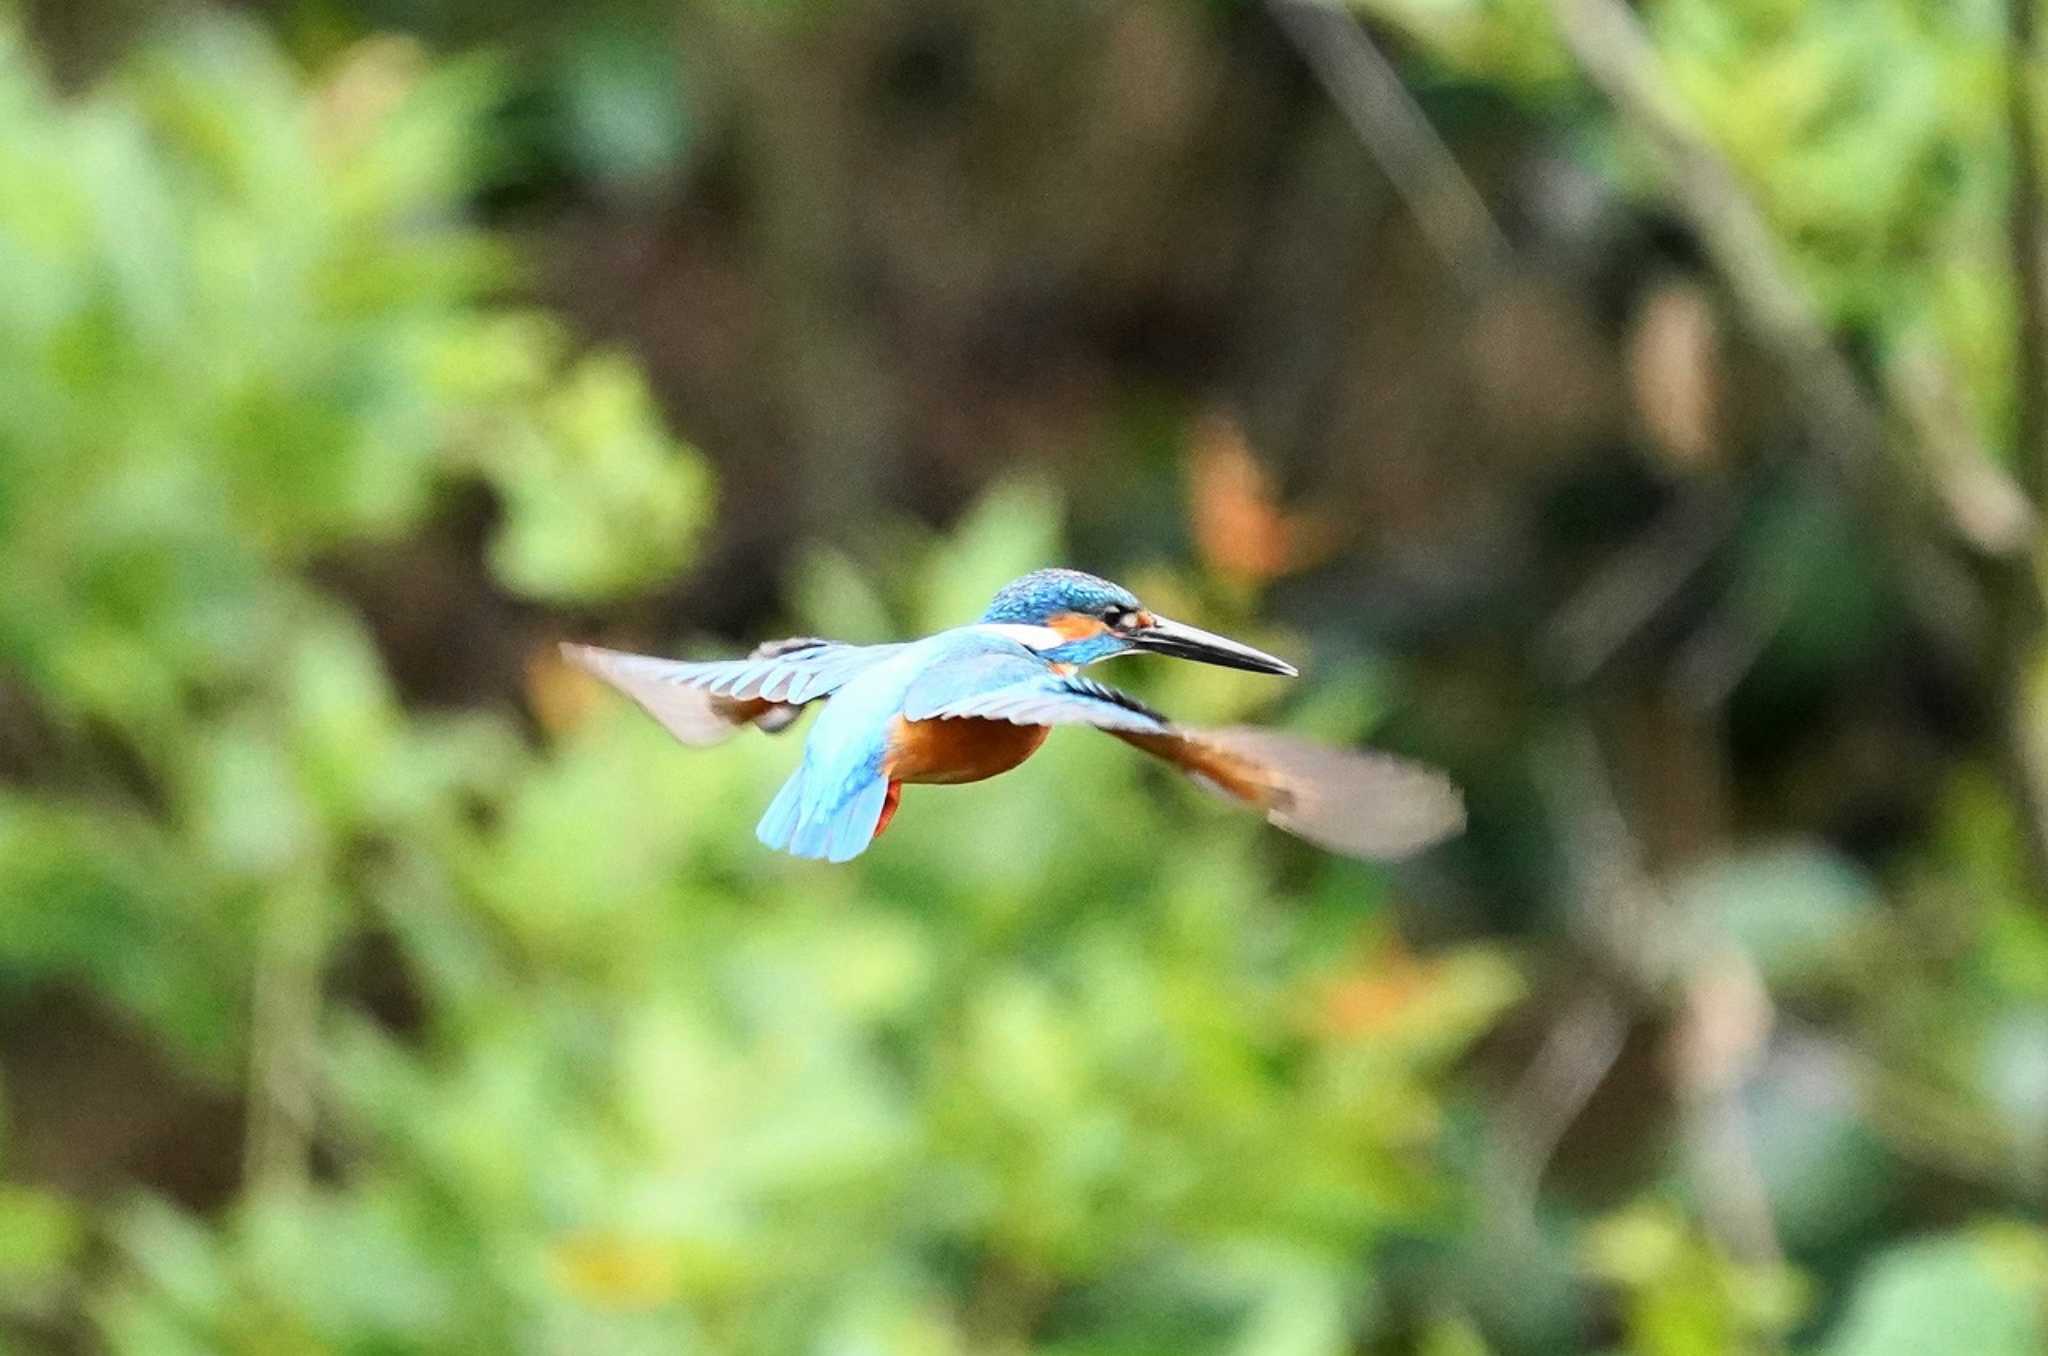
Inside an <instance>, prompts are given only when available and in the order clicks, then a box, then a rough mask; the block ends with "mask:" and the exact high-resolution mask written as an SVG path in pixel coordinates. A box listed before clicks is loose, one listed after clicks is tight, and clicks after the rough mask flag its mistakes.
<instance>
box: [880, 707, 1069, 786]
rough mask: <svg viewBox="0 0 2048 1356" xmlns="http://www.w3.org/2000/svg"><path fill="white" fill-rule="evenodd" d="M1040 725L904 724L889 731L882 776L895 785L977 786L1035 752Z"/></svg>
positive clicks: (1042, 734) (1039, 740)
mask: <svg viewBox="0 0 2048 1356" xmlns="http://www.w3.org/2000/svg"><path fill="white" fill-rule="evenodd" d="M1048 733H1050V731H1048V730H1047V729H1046V727H1045V726H1043V725H1012V724H1010V722H1008V721H1006V720H905V719H903V717H901V716H898V717H897V718H896V723H895V725H894V726H893V727H892V728H891V729H890V732H889V752H888V754H887V755H886V756H885V757H884V759H883V761H882V771H883V773H884V774H885V775H886V776H888V777H889V778H890V779H891V780H892V781H899V782H930V783H951V782H978V781H980V780H981V779H982V778H984V777H993V776H995V775H996V774H997V773H998V772H1008V771H1009V770H1010V769H1011V768H1013V767H1015V766H1017V764H1019V763H1021V762H1023V761H1024V760H1025V759H1026V758H1029V757H1030V756H1031V755H1032V754H1034V753H1036V752H1038V746H1039V745H1040V744H1043V743H1044V742H1045V737H1046V735H1047V734H1048Z"/></svg>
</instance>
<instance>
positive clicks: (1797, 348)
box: [1549, 0, 2014, 557]
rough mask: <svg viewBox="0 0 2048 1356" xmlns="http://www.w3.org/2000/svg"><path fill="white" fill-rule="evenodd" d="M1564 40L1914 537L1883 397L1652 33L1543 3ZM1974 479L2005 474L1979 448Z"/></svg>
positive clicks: (1968, 523) (1942, 501)
mask: <svg viewBox="0 0 2048 1356" xmlns="http://www.w3.org/2000/svg"><path fill="white" fill-rule="evenodd" d="M1549 3H1550V8H1551V12H1552V14H1553V15H1554V17H1555V18H1556V20H1557V24H1558V28H1559V31H1560V33H1561V34H1562V35H1563V38H1564V41H1565V45H1566V46H1567V47H1568V48H1569V49H1570V51H1571V53H1572V56H1573V59H1574V60H1576V61H1577V62H1578V64H1579V67H1580V69H1581V70H1582V71H1583V72H1584V73H1585V75H1586V77H1587V79H1588V80H1590V81H1591V82H1592V84H1593V85H1594V86H1595V87H1597V88H1598V89H1599V90H1600V91H1601V92H1602V93H1604V94H1605V95H1606V96H1607V98H1608V99H1609V101H1611V102H1612V103H1613V105H1614V107H1615V109H1616V111H1617V112H1618V113H1619V114H1620V116H1621V118H1622V119H1623V121H1624V122H1625V123H1627V124H1628V125H1629V126H1630V127H1631V128H1633V129H1634V130H1635V131H1636V132H1637V133H1638V134H1640V135H1641V136H1642V137H1643V138H1644V140H1645V141H1647V142H1648V143H1649V145H1650V147H1651V149H1652V150H1653V151H1654V152H1655V153H1656V155H1657V157H1658V159H1659V160H1660V161H1661V163H1662V166H1663V169H1664V173H1665V176H1666V178H1667V179H1668V180H1669V183H1670V187H1671V192H1672V196H1673V199H1674V201H1675V204H1676V206H1677V207H1678V209H1679V211H1680V212H1681V213H1682V215H1683V216H1684V217H1685V219H1686V221H1687V223H1688V224H1689V225H1690V226H1691V227H1692V230H1693V232H1694V234H1696V235H1697V236H1698V237H1699V240H1700V243H1701V245H1702V247H1703V248H1704V249H1705V250H1706V252H1707V255H1708V257H1709V258H1710V259H1711V260H1712V261H1713V264H1714V267H1715V270H1716V271H1717V272H1718V273H1719V275H1720V276H1721V278H1722V280H1723V281H1724V282H1725V283H1726V284H1727V286H1728V289H1729V292H1730V294H1731V295H1732V296H1733V297H1734V299H1735V302H1736V304H1737V305H1738V306H1739V307H1740V308H1741V310H1742V313H1743V315H1744V317H1745V319H1746V320H1747V322H1748V325H1749V327H1750V329H1751V331H1752V332H1753V333H1755V334H1756V336H1757V337H1758V338H1759V339H1760V340H1762V341H1763V342H1764V344H1766V345H1767V346H1768V347H1769V348H1770V349H1771V351H1772V352H1774V353H1776V354H1777V355H1778V358H1779V361H1780V362H1782V363H1783V364H1784V365H1785V368H1786V370H1787V372H1788V373H1789V374H1790V376H1791V377H1792V380H1793V383H1794V391H1795V394H1796V395H1797V397H1798V410H1799V415H1800V418H1801V420H1802V423H1803V427H1804V430H1805V433H1806V436H1807V439H1808V440H1809V441H1810V442H1811V443H1812V445H1813V446H1814V448H1815V449H1816V450H1817V451H1818V452H1819V453H1820V454H1821V455H1822V456H1823V457H1824V458H1825V460H1826V461H1827V463H1828V464H1829V465H1830V466H1831V467H1832V468H1833V469H1834V470H1835V471H1836V473H1837V474H1838V475H1839V476H1840V478H1841V480H1842V482H1843V484H1844V485H1845V486H1846V487H1847V488H1848V489H1849V491H1850V492H1851V494H1852V495H1853V496H1854V497H1855V498H1856V499H1857V500H1858V501H1859V502H1861V503H1862V504H1863V505H1864V508H1865V511H1866V512H1867V513H1869V514H1870V516H1871V518H1872V520H1873V522H1874V523H1875V525H1876V526H1877V527H1878V528H1879V529H1880V530H1881V531H1882V532H1884V533H1885V535H1886V536H1888V537H1890V538H1891V539H1893V541H1894V543H1896V542H1897V540H1898V539H1899V538H1900V537H1902V536H1905V535H1909V534H1910V533H1911V531H1912V530H1913V524H1912V523H1910V522H1909V521H1908V520H1907V519H1906V517H1905V515H1904V513H1903V512H1902V509H1903V503H1902V501H1901V500H1900V498H1899V495H1898V489H1899V488H1900V487H1898V486H1897V485H1894V484H1893V483H1891V480H1892V478H1891V477H1890V476H1889V475H1888V474H1887V471H1888V469H1889V468H1887V467H1886V466H1885V464H1884V461H1885V420H1886V414H1887V410H1888V409H1889V407H1890V402H1889V401H1880V400H1878V399H1875V398H1873V397H1872V395H1871V394H1870V392H1869V391H1868V390H1867V389H1866V388H1865V386H1864V384H1863V382H1862V381H1861V380H1860V379H1859V378H1858V377H1857V375H1856V372H1855V370H1854V369H1853V368H1852V367H1851V366H1850V365H1849V362H1848V360H1847V359H1846V358H1845V357H1843V355H1842V353H1841V351H1840V350H1839V349H1837V348H1836V347H1835V345H1834V342H1833V340H1832V339H1831V337H1830V336H1829V334H1828V329H1827V325H1826V323H1825V321H1824V319H1823V317H1822V315H1821V312H1820V309H1819V307H1818V305H1817V304H1816V303H1815V302H1814V300H1813V299H1812V297H1811V296H1810V295H1809V294H1808V292H1807V290H1806V288H1805V287H1803V286H1802V285H1801V284H1800V281H1799V279H1798V277H1797V275H1796V274H1795V273H1794V272H1793V269H1792V266H1791V264H1790V262H1789V261H1788V260H1787V259H1786V257H1785V253H1784V251H1783V249H1782V248H1781V247H1780V245H1779V243H1778V240H1777V237H1776V235H1775V233H1774V232H1773V231H1772V229H1771V226H1770V222H1769V220H1768V219H1767V218H1766V217H1765V215H1764V212H1763V209H1762V208H1761V207H1760V206H1758V204H1757V202H1756V201H1755V199H1754V198H1753V197H1752V196H1751V195H1750V194H1749V193H1748V192H1747V191H1746V190H1745V189H1744V188H1743V186H1742V183H1741V181H1740V179H1739V178H1738V177H1737V175H1736V173H1735V170H1734V167H1733V166H1731V165H1730V164H1729V163H1728V160H1727V158H1726V157H1725V156H1723V155H1722V154H1721V152H1720V151H1719V150H1718V149H1717V148H1715V147H1714V145H1713V144H1712V143H1711V142H1709V141H1708V140H1707V139H1706V137H1704V136H1703V135H1701V133H1700V132H1699V131H1698V129H1697V128H1696V127H1695V126H1694V125H1693V123H1692V120H1691V119H1690V118H1689V117H1688V116H1687V114H1686V112H1685V110H1684V109H1683V108H1681V107H1680V106H1679V105H1678V104H1676V103H1675V102H1674V99H1673V95H1672V93H1671V91H1672V89H1673V85H1672V83H1671V81H1670V79H1669V78H1668V77H1667V75H1666V73H1665V71H1664V69H1663V62H1662V60H1661V58H1660V57H1659V56H1658V54H1657V51H1656V48H1655V46H1654V45H1653V44H1652V43H1651V40H1650V36H1649V34H1648V33H1647V32H1645V31H1644V29H1643V26H1642V22H1641V20H1640V19H1638V18H1637V17H1636V13H1635V11H1634V10H1632V9H1631V8H1629V6H1628V5H1627V4H1626V3H1624V2H1623V0H1549ZM1977 460H1978V462H1979V463H1980V465H1979V466H1978V467H1976V468H1973V471H1974V473H1975V474H1978V475H1980V476H1997V475H1999V474H2000V472H1999V471H1998V470H1997V468H1996V467H1995V465H1994V464H1993V463H1992V462H1991V460H1990V458H1989V457H1988V456H1985V455H1984V453H1983V451H1982V449H1981V448H1980V449H1978V453H1977ZM1910 469H1911V471H1912V473H1913V474H1914V475H1916V476H1917V477H1918V478H1919V479H1920V480H1922V481H1924V482H1927V483H1929V485H1930V486H1931V487H1932V488H1933V489H1935V491H1936V493H1935V494H1934V496H1933V497H1934V499H1935V502H1936V503H1937V504H1938V505H1940V506H1941V508H1942V509H1943V510H1944V511H1943V514H1942V519H1941V522H1942V527H1943V529H1944V531H1945V532H1947V533H1948V534H1949V535H1950V536H1952V537H1954V538H1955V539H1957V540H1959V541H1961V542H1962V543H1963V544H1964V545H1966V546H1968V547H1969V548H1970V549H1971V550H1972V551H1973V552H1975V553H1977V554H1980V555H1985V556H1994V557H1995V556H2000V555H2004V554H2010V553H2011V551H2012V548H2013V544H2014V543H2013V542H2012V541H2011V539H2010V538H2009V537H1999V536H1997V535H1993V536H1991V537H1988V538H1987V537H1986V536H1984V535H1983V534H1981V533H1980V532H1979V531H1978V527H1979V524H1978V523H1977V521H1976V520H1975V519H1974V518H1973V517H1971V516H1969V515H1958V514H1956V513H1954V512H1952V511H1949V510H1950V500H1951V498H1952V496H1951V495H1950V494H1949V493H1947V492H1946V491H1945V490H1944V489H1943V486H1942V481H1943V475H1942V472H1943V470H1944V468H1943V467H1941V466H1936V465H1928V464H1925V462H1924V460H1923V461H1921V462H1916V464H1915V465H1914V466H1913V467H1911V468H1910Z"/></svg>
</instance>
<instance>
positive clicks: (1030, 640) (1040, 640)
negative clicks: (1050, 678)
mask: <svg viewBox="0 0 2048 1356" xmlns="http://www.w3.org/2000/svg"><path fill="white" fill-rule="evenodd" d="M975 629H976V630H978V631H985V632H987V633H988V634H989V635H992V636H1001V637H1003V638H1004V639H1005V640H1014V641H1016V642H1017V643H1018V644H1019V645H1022V646H1023V647H1024V648H1025V649H1027V650H1031V651H1034V652H1036V653H1039V654H1043V653H1044V652H1045V651H1047V650H1056V649H1058V648H1059V647H1060V646H1062V645H1064V644H1066V643H1067V637H1065V636H1063V635H1061V634H1060V633H1059V632H1057V631H1055V630H1053V629H1052V628H1051V627H1050V626H1032V625H1029V624H1028V623H1023V622H980V623H977V624H976V626H975Z"/></svg>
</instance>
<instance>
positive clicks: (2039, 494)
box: [1994, 0, 2048, 892]
mask: <svg viewBox="0 0 2048 1356" xmlns="http://www.w3.org/2000/svg"><path fill="white" fill-rule="evenodd" d="M2036 45H2037V34H2036V24H2035V15H2034V0H2007V6H2006V119H2007V129H2006V130H2007V135H2008V137H2009V138H2010V142H2011V151H2012V196H2011V200H2010V203H2009V207H2008V210H2009V217H2008V222H2007V225H2008V231H2009V235H2008V243H2009V245H2010V248H2011V252H2012V261H2011V266H2012V272H2013V282H2014V286H2015V289H2016V290H2017V292H2018V294H2019V313H2018V316H2017V318H2016V324H2015V330H2016V333H2015V335H2014V348H2015V353H2014V359H2015V363H2014V365H2015V367H2016V369H2017V373H2016V380H2017V381H2018V383H2019V389H2018V391H2017V392H2016V393H2015V395H2016V399H2015V401H2014V407H2015V410H2014V416H2015V417H2014V427H2013V442H2014V454H2015V456H2014V459H2015V461H2016V462H2017V463H2018V466H2019V475H2020V482H2021V484H2022V485H2023V486H2024V487H2025V490H2026V493H2027V495H2028V496H2029V499H2030V501H2031V504H2032V506H2033V508H2034V510H2035V513H2036V515H2037V516H2038V514H2039V511H2040V508H2041V506H2042V504H2043V503H2044V502H2048V271H2044V268H2043V261H2042V257H2041V248H2042V224H2041V148H2040V145H2039V136H2038V132H2037V127H2036V121H2035V120H2036V117H2037V109H2036V107H2035V99H2034V78H2033V68H2034V60H2035V47H2036ZM2036 570H2037V559H2036V554H2035V552H2033V551H2031V550H2029V551H2027V552H2024V553H2022V554H2020V555H2019V556H2018V557H2017V558H2015V559H2014V560H2013V561H2011V562H2010V563H2009V564H2008V567H2007V568H2006V569H2005V570H2004V571H2002V572H2001V575H2000V577H1999V578H1998V580H1997V581H1996V583H1995V585H1994V588H1995V592H1996V603H1997V608H1998V615H1999V632H2000V639H2001V641H2002V646H2001V648H2002V651H2003V653H2002V659H2003V662H2004V673H2003V674H2002V675H2001V676H2002V678H2003V693H2002V699H2003V706H2004V717H2005V722H2004V723H2005V740H2006V748H2005V754H2006V764H2007V775H2008V779H2009V780H2010V782H2011V783H2012V786H2013V791H2014V795H2015V798H2016V799H2017V800H2018V801H2019V805H2020V810H2021V821H2022V824H2023V826H2024V828H2025V830H2026V839H2027V846H2028V850H2029V854H2030V856H2031V859H2032V864H2033V868H2034V880H2035V882H2036V888H2037V890H2038V891H2042V892H2048V727H2044V725H2043V722H2042V721H2041V719H2040V717H2039V715H2038V710H2039V707H2040V705H2041V695H2042V694H2041V691H2040V688H2041V681H2040V676H2039V675H2040V669H2041V662H2042V658H2043V639H2044V636H2048V616H2044V611H2043V599H2042V596H2041V585H2040V580H2039V578H2038V577H2037V574H2036Z"/></svg>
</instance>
